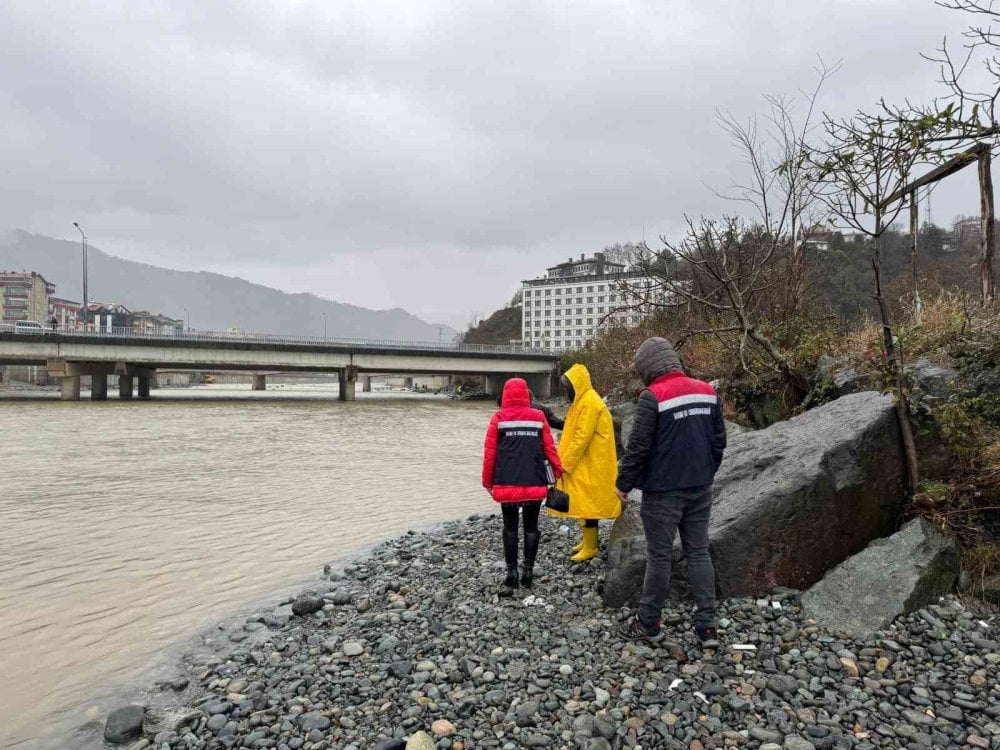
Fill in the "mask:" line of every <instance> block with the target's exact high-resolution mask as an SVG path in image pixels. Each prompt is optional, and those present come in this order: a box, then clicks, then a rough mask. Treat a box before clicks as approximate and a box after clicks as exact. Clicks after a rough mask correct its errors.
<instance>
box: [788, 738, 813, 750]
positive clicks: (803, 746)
mask: <svg viewBox="0 0 1000 750" xmlns="http://www.w3.org/2000/svg"><path fill="white" fill-rule="evenodd" d="M784 748H785V750H816V746H815V745H814V744H813V743H811V742H810V741H809V740H807V739H805V738H804V737H799V736H798V735H797V734H790V735H788V736H787V737H785V744H784Z"/></svg>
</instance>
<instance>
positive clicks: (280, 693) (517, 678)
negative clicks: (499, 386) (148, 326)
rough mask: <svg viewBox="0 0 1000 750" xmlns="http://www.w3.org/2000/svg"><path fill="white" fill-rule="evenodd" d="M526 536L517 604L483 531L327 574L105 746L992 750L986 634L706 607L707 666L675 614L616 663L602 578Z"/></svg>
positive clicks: (487, 526)
mask: <svg viewBox="0 0 1000 750" xmlns="http://www.w3.org/2000/svg"><path fill="white" fill-rule="evenodd" d="M542 524H543V526H542V527H543V533H544V535H545V536H544V539H543V542H542V548H541V551H540V554H539V563H538V566H537V568H536V581H535V585H534V588H533V589H532V590H531V591H530V592H529V591H524V590H523V589H522V590H520V591H519V592H517V593H516V595H515V597H514V598H512V599H500V598H498V597H497V595H496V591H497V584H498V583H499V581H500V579H501V578H502V576H503V571H504V566H503V563H502V552H501V540H500V519H499V518H498V517H496V516H489V517H482V518H478V517H473V518H470V519H469V520H467V521H461V522H452V523H447V524H444V525H443V526H441V527H439V528H437V529H434V530H432V531H428V532H421V533H410V534H408V535H405V536H403V537H401V538H399V539H396V540H393V541H390V542H386V543H384V544H382V545H379V546H378V547H376V548H375V549H374V550H373V551H372V553H371V554H370V555H369V556H367V557H366V558H365V559H363V560H359V561H355V562H353V563H351V564H349V565H347V566H346V567H345V568H343V569H342V570H327V571H326V572H325V574H324V577H323V580H322V581H321V582H320V583H318V584H317V585H316V586H315V587H314V588H313V592H314V593H313V595H309V594H305V595H300V596H299V597H296V599H295V601H294V604H293V602H292V600H289V601H288V602H286V603H285V604H283V605H282V606H280V607H278V608H277V609H276V610H270V611H266V612H261V613H259V614H255V615H254V616H251V617H250V618H248V619H247V620H246V621H245V623H240V624H239V626H238V627H236V628H235V629H234V630H232V631H231V632H229V633H227V634H226V635H224V636H223V637H225V638H228V639H229V642H230V644H231V645H230V646H227V648H226V649H225V651H224V655H223V656H219V655H215V656H213V657H207V658H206V657H203V658H202V659H200V660H198V661H196V663H194V664H193V665H192V666H191V670H192V671H191V676H190V686H188V687H187V688H186V689H185V681H181V683H180V684H178V685H176V686H175V687H176V688H178V689H184V693H183V695H184V696H185V698H187V699H189V700H190V707H189V709H188V710H186V711H179V712H176V713H175V714H172V715H170V716H166V717H162V718H163V721H162V722H161V723H162V726H163V727H164V729H163V730H162V731H160V733H159V734H158V735H157V736H155V737H148V738H147V739H142V740H139V741H138V742H135V743H134V744H131V745H121V747H132V748H136V749H137V750H141V748H156V749H157V750H168V749H170V748H233V747H241V748H279V749H280V750H298V749H299V748H302V749H303V750H326V749H328V748H330V749H332V748H353V749H356V750H366V749H367V748H379V749H380V750H385V749H386V748H404V747H409V748H419V749H422V750H431V749H432V748H440V750H446V749H448V748H450V749H453V750H462V749H463V748H467V749H471V748H503V749H504V750H514V749H515V748H523V747H529V748H590V749H591V750H606V749H607V748H619V747H638V748H658V747H669V748H685V749H686V750H713V749H715V748H723V747H747V748H763V749H764V750H778V748H781V747H783V748H786V749H787V750H810V748H816V749H817V750H830V748H837V749H838V750H872V748H904V747H905V748H928V747H956V748H959V747H962V748H982V749H984V750H985V749H986V748H994V749H1000V685H998V681H1000V651H998V645H997V642H996V640H995V639H996V637H997V628H998V627H1000V622H998V620H997V619H996V618H988V617H987V616H986V615H984V614H982V613H976V612H974V611H972V610H970V609H967V608H966V607H965V606H964V605H963V604H962V603H961V602H959V601H957V600H954V599H948V600H944V601H942V602H941V603H940V605H939V606H933V607H929V608H927V609H926V610H921V611H920V612H918V613H914V614H913V615H912V616H910V617H907V618H905V619H902V620H899V621H897V622H896V623H895V624H894V625H893V626H892V627H890V628H889V629H887V630H886V631H885V632H884V633H879V634H876V636H875V637H873V638H872V639H871V640H868V641H856V640H852V639H850V638H847V637H842V636H839V635H838V634H836V633H828V632H826V631H824V630H823V629H821V628H819V627H817V626H816V625H814V624H812V623H810V622H807V621H803V619H802V616H801V614H800V612H799V608H798V593H797V592H794V591H777V592H775V593H774V595H773V596H771V597H768V598H767V599H760V600H730V601H727V602H724V603H722V606H721V607H720V612H719V616H720V623H719V624H720V636H721V638H720V640H721V642H722V647H721V648H720V649H719V650H718V651H714V652H713V651H704V652H703V651H702V649H701V648H700V647H699V644H698V643H697V640H696V639H695V638H694V635H693V632H692V630H691V623H690V618H689V616H688V608H687V607H686V606H683V605H682V606H678V607H677V608H675V609H672V610H670V611H667V612H664V624H665V626H666V628H667V632H668V641H673V643H668V644H659V645H656V646H649V645H645V644H633V643H625V642H623V641H622V640H621V639H619V638H618V636H617V635H616V629H617V626H618V624H619V622H620V621H621V620H622V619H623V618H624V617H625V616H626V614H627V613H626V612H624V611H610V610H606V609H603V608H602V604H601V597H600V593H599V592H600V587H601V585H602V575H601V572H602V571H603V568H604V562H603V560H602V559H601V558H598V559H596V560H594V561H591V562H590V563H585V564H582V565H572V564H570V563H569V562H568V557H569V554H570V546H571V545H572V544H573V542H574V541H575V533H576V530H575V529H573V530H572V533H567V532H569V531H570V530H569V529H567V528H566V527H560V523H557V522H554V521H552V520H550V519H547V518H546V519H543V522H542ZM607 526H610V525H607ZM608 530H609V528H605V529H603V531H604V532H605V533H606V532H607V531H608ZM293 608H294V610H295V612H296V613H305V614H301V615H300V614H293ZM181 716H183V718H179V717H181ZM146 719H147V730H148V724H149V722H150V720H151V719H155V717H153V716H152V712H148V713H147V715H146ZM177 724H181V725H182V726H179V727H177V728H171V727H172V726H174V727H176V725H177Z"/></svg>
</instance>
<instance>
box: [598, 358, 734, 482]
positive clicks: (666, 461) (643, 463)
mask: <svg viewBox="0 0 1000 750" xmlns="http://www.w3.org/2000/svg"><path fill="white" fill-rule="evenodd" d="M725 448H726V423H725V420H724V419H723V416H722V404H721V403H720V401H719V397H718V396H717V395H716V393H715V389H714V388H712V386H711V385H709V384H708V383H705V382H703V381H701V380H695V379H694V378H689V377H688V376H687V375H685V374H684V372H683V371H682V370H675V371H673V372H668V373H666V374H664V375H660V376H659V377H658V378H656V379H655V380H654V381H653V382H652V383H650V384H649V386H648V387H647V388H646V390H644V391H643V392H642V395H640V396H639V405H638V408H637V410H636V413H635V424H634V426H633V427H632V434H631V435H630V436H629V440H628V446H627V447H626V449H625V455H624V457H623V458H622V460H621V463H620V464H619V465H618V481H617V483H616V486H617V488H618V489H619V490H621V491H622V492H629V491H631V490H632V489H633V488H636V487H638V488H639V489H641V490H644V491H647V492H669V491H670V490H679V489H685V488H689V487H703V486H706V485H710V484H712V482H713V481H714V479H715V472H716V471H718V469H719V464H721V463H722V453H723V451H724V450H725Z"/></svg>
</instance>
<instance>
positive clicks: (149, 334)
mask: <svg viewBox="0 0 1000 750" xmlns="http://www.w3.org/2000/svg"><path fill="white" fill-rule="evenodd" d="M4 332H5V331H4V330H2V329H0V333H4ZM45 334H47V335H48V334H56V335H59V336H73V337H81V338H83V337H87V338H95V337H97V338H115V339H135V340H138V341H150V342H155V341H192V342H235V343H247V344H282V345H302V346H324V345H325V346H359V347H367V348H378V349H398V350H408V351H413V350H414V349H419V350H424V351H436V352H470V353H476V352H492V353H499V354H534V355H547V356H555V354H556V353H555V352H554V351H552V350H550V349H542V348H532V347H528V346H519V345H514V344H510V345H496V344H460V343H455V342H437V341H401V340H394V339H366V338H344V337H333V336H326V337H324V336H288V335H285V334H274V333H249V332H245V331H170V330H166V331H145V330H137V329H135V328H122V327H100V328H96V327H95V328H89V329H83V328H78V327H65V326H55V327H50V328H46V329H45Z"/></svg>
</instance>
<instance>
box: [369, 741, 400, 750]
mask: <svg viewBox="0 0 1000 750" xmlns="http://www.w3.org/2000/svg"><path fill="white" fill-rule="evenodd" d="M372 750H406V740H396V739H393V740H379V741H378V742H376V743H375V744H374V745H372Z"/></svg>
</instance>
